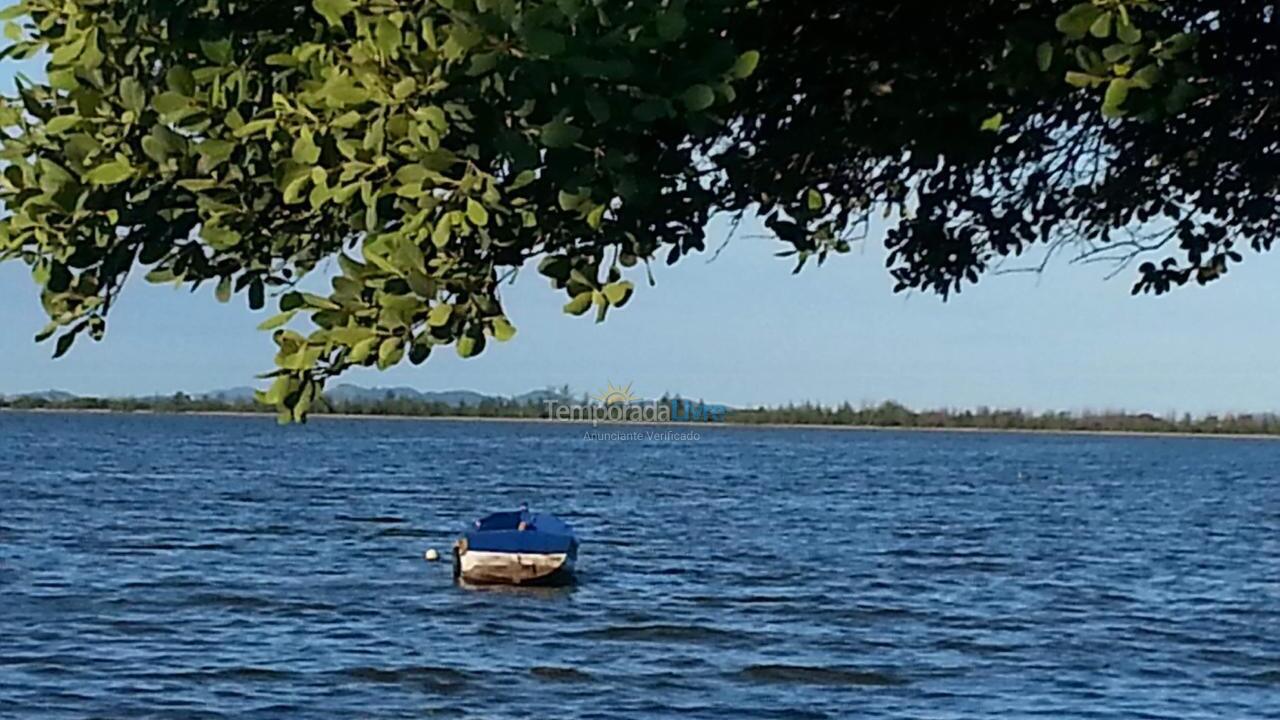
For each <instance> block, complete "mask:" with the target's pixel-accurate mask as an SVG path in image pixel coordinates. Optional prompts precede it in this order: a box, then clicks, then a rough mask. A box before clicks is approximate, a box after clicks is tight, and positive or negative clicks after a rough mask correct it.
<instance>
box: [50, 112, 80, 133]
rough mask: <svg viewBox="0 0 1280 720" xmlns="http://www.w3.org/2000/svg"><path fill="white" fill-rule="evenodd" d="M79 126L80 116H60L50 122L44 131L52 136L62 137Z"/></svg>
mask: <svg viewBox="0 0 1280 720" xmlns="http://www.w3.org/2000/svg"><path fill="white" fill-rule="evenodd" d="M79 124H80V116H79V115H59V116H58V117H55V118H54V119H52V120H50V121H49V124H47V125H45V127H44V129H45V131H46V132H48V133H49V134H50V135H61V134H63V133H65V132H66V131H68V130H72V129H74V128H75V127H76V126H77V125H79Z"/></svg>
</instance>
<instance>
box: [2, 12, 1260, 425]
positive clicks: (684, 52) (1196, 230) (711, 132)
mask: <svg viewBox="0 0 1280 720" xmlns="http://www.w3.org/2000/svg"><path fill="white" fill-rule="evenodd" d="M6 20H7V21H8V23H9V24H8V26H7V27H6V34H7V35H8V37H9V38H10V40H11V41H12V44H11V45H10V46H9V47H8V48H7V49H6V50H5V51H4V54H5V55H6V56H8V57H14V58H29V57H35V56H38V55H40V54H41V53H47V56H45V57H47V61H48V69H47V81H46V82H42V83H30V82H28V83H27V84H25V85H24V86H23V87H21V89H20V92H19V95H18V97H16V98H13V99H11V100H10V101H9V102H8V103H7V104H6V105H5V106H4V107H3V108H0V116H2V117H0V122H3V124H4V125H5V126H6V127H8V128H9V129H10V132H9V134H8V135H7V136H5V137H3V138H0V159H3V161H4V163H5V164H6V166H5V169H4V171H3V177H2V178H0V198H2V199H3V201H4V203H5V205H6V207H7V209H8V212H9V215H8V217H7V218H6V219H4V220H3V221H0V259H20V260H22V261H23V262H25V263H26V264H28V265H29V266H31V268H32V270H33V274H34V276H35V279H36V281H37V283H38V284H39V285H40V286H41V288H42V298H43V301H44V305H45V308H46V309H47V310H48V312H49V315H50V319H51V323H50V325H49V327H48V328H47V329H46V330H45V332H43V333H41V339H44V338H49V337H52V336H53V335H54V334H56V333H58V332H59V331H60V330H61V331H62V334H61V336H60V337H59V338H58V341H57V345H58V348H57V352H58V353H59V354H61V353H63V352H66V351H67V350H68V349H69V348H70V346H71V343H72V342H73V341H74V338H75V337H76V336H77V335H79V334H81V333H86V332H87V333H88V334H90V335H91V336H93V337H94V338H100V337H101V336H102V334H103V332H104V330H105V319H106V316H107V314H108V312H109V310H110V307H111V305H112V303H113V301H114V299H115V298H116V297H117V295H118V293H119V292H120V290H121V288H122V287H123V285H124V283H125V281H126V279H127V278H128V276H129V275H130V273H131V272H134V271H139V272H145V273H146V274H147V278H148V279H149V280H150V281H152V282H172V283H175V284H178V285H187V286H190V287H193V288H195V287H201V286H204V285H206V284H207V285H211V286H213V287H214V294H215V295H216V296H217V297H218V298H219V299H220V300H223V301H226V300H228V299H230V298H231V297H232V296H233V295H235V294H245V295H247V297H248V301H249V304H250V305H251V306H253V307H255V308H259V307H262V306H263V305H264V304H265V303H266V302H267V300H268V295H273V296H276V297H277V298H278V299H277V302H278V303H279V306H280V308H279V309H280V314H279V315H278V316H276V317H275V318H273V319H271V320H269V321H267V322H266V323H265V324H264V326H263V327H264V328H265V329H268V330H273V331H274V337H275V341H276V344H277V345H278V346H279V353H278V355H277V358H276V364H277V366H278V368H277V370H276V371H275V372H274V373H273V374H272V376H273V377H274V378H275V381H274V384H273V385H272V387H271V389H270V390H268V391H267V392H265V393H264V394H263V397H262V399H263V400H264V401H265V402H268V403H270V404H274V405H276V406H277V407H278V408H279V409H280V410H281V412H282V418H283V419H286V420H287V419H292V418H301V417H303V416H305V414H306V412H307V411H308V410H309V408H310V407H311V405H312V404H313V403H314V402H316V401H317V399H318V398H319V397H320V392H321V390H322V388H323V386H324V383H325V381H326V380H328V379H329V378H331V377H334V376H336V375H338V374H340V373H342V372H343V371H344V370H346V369H348V368H350V367H352V366H377V367H380V368H386V367H390V366H392V365H395V364H397V363H399V362H401V361H402V360H404V359H406V357H407V359H409V360H410V361H412V362H414V363H420V362H422V361H424V360H426V359H427V357H428V356H429V355H430V354H431V353H432V352H433V351H434V350H435V349H436V348H439V347H442V346H450V345H451V346H453V347H454V348H455V350H456V352H458V353H459V354H461V355H463V356H464V357H467V356H472V355H475V354H477V353H479V352H481V351H483V350H484V348H485V346H486V344H487V343H488V342H490V341H493V340H496V341H502V340H507V339H509V338H510V337H511V336H512V335H513V334H514V333H515V328H514V326H513V325H512V323H511V322H510V321H509V320H508V318H507V317H506V313H505V310H504V308H503V305H502V300H501V292H500V285H501V282H502V280H503V279H504V278H506V277H507V276H508V275H509V274H510V273H512V272H514V271H515V270H517V269H519V268H521V267H523V266H524V265H525V264H526V263H529V262H531V261H537V262H538V265H539V270H540V272H542V274H544V275H546V276H547V277H548V278H550V280H551V283H552V285H553V286H554V287H555V288H556V289H557V290H559V291H561V292H562V293H564V297H565V300H566V305H565V311H566V312H568V313H571V314H574V315H582V314H586V313H588V312H591V311H594V314H595V316H596V318H597V319H599V320H603V319H604V318H605V316H606V314H607V313H608V312H609V311H610V310H611V309H612V308H615V307H621V306H623V305H625V304H626V303H627V302H628V301H629V299H630V298H631V295H632V292H633V289H634V285H633V282H634V277H633V276H634V275H635V272H634V271H630V269H631V268H634V267H636V266H637V265H638V264H641V263H648V262H650V261H652V260H659V261H661V260H665V261H667V262H671V263H674V262H676V261H678V260H679V259H680V258H681V257H683V256H685V255H687V254H689V253H693V252H698V251H701V250H703V249H704V248H705V244H706V237H705V228H706V225H707V222H708V220H709V219H710V217H711V216H712V214H714V213H717V212H728V213H737V214H744V213H758V214H759V215H760V216H762V217H763V218H764V220H765V222H766V224H767V226H768V227H769V228H771V229H772V230H773V231H774V232H775V233H776V234H777V235H778V237H779V239H781V240H782V241H784V242H786V243H788V245H789V246H790V248H791V249H790V250H789V251H788V253H789V254H792V255H794V256H796V258H797V260H798V263H797V265H798V266H803V265H804V263H805V262H807V261H808V260H809V259H810V258H814V259H816V260H818V261H822V260H825V259H826V257H827V256H828V255H829V254H830V253H832V252H843V251H845V250H847V249H848V247H849V242H850V240H851V239H852V238H853V237H855V236H856V235H857V233H858V231H859V228H864V227H865V226H866V224H867V222H868V219H869V218H870V217H871V216H872V215H873V214H879V213H885V212H887V213H889V215H891V216H892V218H893V219H892V221H891V225H890V228H889V230H888V232H887V235H886V237H885V242H886V244H887V246H888V248H889V249H890V251H891V256H890V262H891V272H892V273H893V275H894V276H895V277H896V278H897V279H898V282H899V287H900V288H901V289H907V288H924V289H930V290H934V291H937V292H939V293H941V294H943V295H946V294H948V293H950V292H954V291H957V290H959V289H960V288H961V287H962V286H963V284H964V283H965V282H974V281H976V280H977V279H978V277H979V274H980V273H982V272H983V271H985V270H987V269H989V268H990V267H993V266H995V265H997V264H999V262H1000V261H1001V259H1002V258H1006V257H1009V256H1014V255H1018V254H1021V253H1023V252H1024V251H1025V250H1026V249H1028V248H1029V247H1031V246H1032V245H1035V244H1047V245H1048V246H1049V247H1051V248H1052V247H1057V246H1058V245H1059V244H1061V243H1063V242H1067V241H1071V242H1083V243H1087V244H1089V245H1087V247H1090V248H1095V249H1098V250H1100V251H1116V252H1120V253H1125V252H1126V248H1134V249H1149V248H1158V247H1162V246H1163V245H1164V243H1167V242H1170V241H1172V242H1176V243H1177V245H1178V247H1179V250H1180V251H1181V252H1180V254H1181V260H1179V259H1177V258H1171V259H1169V260H1166V261H1164V262H1163V263H1162V264H1161V265H1159V266H1158V267H1157V266H1155V265H1152V264H1146V265H1143V266H1142V268H1141V279H1140V281H1139V283H1138V285H1137V287H1136V289H1138V290H1154V291H1157V292H1160V291H1164V290H1167V289H1169V288H1170V287H1171V286H1173V285H1177V284H1183V283H1186V282H1188V281H1189V280H1191V279H1197V280H1200V281H1202V282H1203V281H1207V280H1209V279H1212V278H1213V277H1216V276H1217V275H1220V274H1221V273H1222V272H1224V271H1225V269H1226V266H1227V264H1228V263H1229V262H1231V261H1235V260H1238V259H1239V256H1238V254H1236V251H1235V249H1233V248H1234V247H1235V245H1236V244H1237V243H1240V242H1249V243H1252V244H1254V245H1255V246H1256V247H1258V248H1259V249H1261V248H1265V247H1269V243H1270V238H1271V237H1272V235H1273V233H1274V230H1275V225H1276V221H1277V218H1276V208H1275V202H1274V195H1275V182H1276V180H1275V178H1276V173H1275V172H1274V169H1275V159H1276V158H1275V153H1276V152H1277V138H1276V137H1275V132H1276V123H1275V119H1276V118H1275V113H1276V109H1275V105H1274V99H1275V93H1274V82H1275V80H1274V73H1272V72H1270V70H1273V69H1274V64H1273V63H1272V62H1271V58H1272V57H1273V55H1274V52H1275V49H1276V48H1275V37H1276V33H1275V26H1274V22H1275V19H1274V17H1273V14H1272V10H1271V9H1270V6H1263V5H1260V4H1257V3H1250V2H1236V3H1228V4H1226V5H1225V6H1224V5H1223V4H1221V3H1214V4H1210V3H1207V2H1179V3H1177V4H1174V3H1172V2H1170V3H1160V4H1157V3H1155V2H1148V1H1146V0H1096V1H1095V2H1090V3H1084V4H1074V3H1071V2H1065V3H1064V2H1050V1H1048V0H1046V1H1045V2H1039V3H1011V2H1003V1H1000V2H996V1H987V2H977V1H973V2H964V3H947V4H939V3H934V2H922V1H921V0H915V1H914V2H913V1H910V0H908V1H905V2H869V3H856V4H853V3H848V2H840V1H838V0H815V1H814V2H806V3H794V2H787V1H785V0H753V1H751V2H747V1H746V0H698V1H697V2H687V1H685V0H631V1H629V2H621V1H620V0H618V1H615V0H432V1H421V0H419V1H413V2H410V1H407V0H279V1H276V2H270V3H263V2H257V1H250V0H166V1H164V2H161V1H160V0H22V2H19V3H18V5H17V6H15V7H14V8H13V9H12V10H10V11H9V12H8V13H7V18H6ZM1128 233H1146V234H1147V235H1152V234H1154V236H1153V237H1145V238H1143V237H1139V236H1137V235H1129V234H1128ZM332 258H337V262H338V266H339V268H340V270H341V272H340V274H338V275H337V276H336V277H335V278H334V279H333V281H332V292H330V293H329V294H328V295H325V296H320V295H314V294H309V293H305V292H300V291H298V290H297V289H296V286H297V283H298V281H299V280H300V279H301V278H302V277H304V276H305V275H306V274H308V273H309V272H311V271H313V270H314V269H315V268H316V267H318V266H319V265H320V264H321V263H323V262H325V261H326V260H329V259H332ZM629 276H632V279H628V277H629ZM298 315H305V316H306V317H308V318H309V319H310V321H311V325H312V326H313V329H312V331H311V332H309V334H305V335H304V334H302V333H300V332H298V331H296V330H293V329H290V322H291V321H292V320H293V319H294V317H295V316H298Z"/></svg>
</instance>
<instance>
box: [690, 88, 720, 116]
mask: <svg viewBox="0 0 1280 720" xmlns="http://www.w3.org/2000/svg"><path fill="white" fill-rule="evenodd" d="M681 99H682V100H683V101H684V104H685V107H687V108H689V109H690V110H691V111H693V112H702V111H703V110H706V109H707V108H709V107H711V106H712V105H715V104H716V91H715V90H712V89H711V86H709V85H694V86H693V87H691V88H689V89H688V90H685V91H684V95H683V96H681Z"/></svg>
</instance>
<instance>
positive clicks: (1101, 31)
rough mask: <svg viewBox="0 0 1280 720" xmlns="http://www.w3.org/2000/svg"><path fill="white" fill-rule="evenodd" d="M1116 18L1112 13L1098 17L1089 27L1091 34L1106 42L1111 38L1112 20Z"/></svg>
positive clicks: (1105, 13)
mask: <svg viewBox="0 0 1280 720" xmlns="http://www.w3.org/2000/svg"><path fill="white" fill-rule="evenodd" d="M1112 17H1114V16H1113V15H1112V14H1111V13H1110V12H1104V13H1102V14H1101V15H1099V16H1098V19H1097V20H1094V21H1093V24H1092V25H1090V26H1089V34H1091V35H1093V36H1094V37H1096V38H1099V39H1102V40H1105V39H1107V38H1109V37H1111V19H1112Z"/></svg>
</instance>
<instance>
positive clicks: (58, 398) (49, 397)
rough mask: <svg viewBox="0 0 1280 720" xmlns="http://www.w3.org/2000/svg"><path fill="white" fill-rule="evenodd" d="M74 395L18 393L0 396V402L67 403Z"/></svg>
mask: <svg viewBox="0 0 1280 720" xmlns="http://www.w3.org/2000/svg"><path fill="white" fill-rule="evenodd" d="M76 397H77V396H76V395H73V394H71V393H69V392H63V391H62V390H41V391H39V392H29V393H18V394H16V395H0V400H20V399H21V400H44V401H46V402H68V401H71V400H75V399H76Z"/></svg>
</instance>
